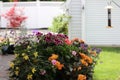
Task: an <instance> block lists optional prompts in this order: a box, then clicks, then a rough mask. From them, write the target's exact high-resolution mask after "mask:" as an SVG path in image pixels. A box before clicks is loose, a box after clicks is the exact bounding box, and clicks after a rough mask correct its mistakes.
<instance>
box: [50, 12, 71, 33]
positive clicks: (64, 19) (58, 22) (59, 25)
mask: <svg viewBox="0 0 120 80" xmlns="http://www.w3.org/2000/svg"><path fill="white" fill-rule="evenodd" d="M69 19H70V16H68V15H66V14H62V15H58V16H57V17H55V18H54V19H53V22H52V26H50V27H49V30H51V31H52V32H56V33H63V34H66V35H67V34H68V23H69Z"/></svg>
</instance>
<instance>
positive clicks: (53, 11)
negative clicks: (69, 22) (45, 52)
mask: <svg viewBox="0 0 120 80" xmlns="http://www.w3.org/2000/svg"><path fill="white" fill-rule="evenodd" d="M63 3H64V2H49V1H39V2H35V1H34V2H18V3H17V7H18V8H24V10H23V12H24V15H25V16H27V17H28V18H27V20H26V23H25V25H26V27H27V28H48V27H49V26H51V25H52V21H53V18H54V17H56V16H58V15H60V14H62V13H63V10H62V8H61V5H62V4H63ZM13 4H14V3H13V2H5V3H3V4H2V5H3V7H2V12H1V13H0V14H3V13H5V12H6V11H7V10H9V9H10V8H11V7H12V6H13ZM6 24H7V21H6V19H4V18H3V17H2V19H1V27H6Z"/></svg>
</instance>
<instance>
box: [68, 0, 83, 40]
mask: <svg viewBox="0 0 120 80" xmlns="http://www.w3.org/2000/svg"><path fill="white" fill-rule="evenodd" d="M81 11H82V8H81V0H70V2H69V11H68V14H69V15H70V16H71V20H70V22H69V32H68V33H69V38H70V39H73V38H76V37H79V38H81V37H82V27H81V25H82V21H81V18H82V16H81V15H82V13H81Z"/></svg>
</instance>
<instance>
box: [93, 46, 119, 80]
mask: <svg viewBox="0 0 120 80" xmlns="http://www.w3.org/2000/svg"><path fill="white" fill-rule="evenodd" d="M93 80H120V47H102V52H101V54H100V59H99V60H98V63H97V65H96V66H95V72H94V76H93Z"/></svg>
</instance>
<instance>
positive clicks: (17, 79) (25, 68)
mask: <svg viewBox="0 0 120 80" xmlns="http://www.w3.org/2000/svg"><path fill="white" fill-rule="evenodd" d="M100 51H101V50H100V49H98V48H93V49H90V47H89V46H88V45H87V44H86V43H85V42H84V41H83V40H81V39H77V38H76V39H74V40H72V41H71V40H69V39H68V37H67V36H66V35H64V34H53V33H48V34H42V33H40V32H36V35H34V36H31V37H30V36H29V37H22V38H20V39H19V40H18V41H17V42H16V44H15V59H14V60H13V61H12V62H11V63H10V69H9V72H10V76H9V77H10V79H11V80H12V79H13V80H92V75H93V71H94V66H95V63H96V59H97V58H98V54H99V53H100Z"/></svg>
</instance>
